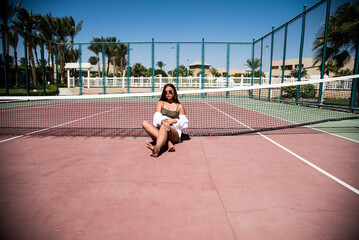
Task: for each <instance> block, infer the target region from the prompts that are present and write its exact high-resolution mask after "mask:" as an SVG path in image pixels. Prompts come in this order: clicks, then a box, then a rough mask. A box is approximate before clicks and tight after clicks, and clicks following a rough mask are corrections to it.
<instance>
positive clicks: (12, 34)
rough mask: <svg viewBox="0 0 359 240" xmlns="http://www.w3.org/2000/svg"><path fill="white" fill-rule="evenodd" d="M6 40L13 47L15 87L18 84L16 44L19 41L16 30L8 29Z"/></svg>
mask: <svg viewBox="0 0 359 240" xmlns="http://www.w3.org/2000/svg"><path fill="white" fill-rule="evenodd" d="M8 37H9V38H8V40H9V45H10V46H11V47H12V48H13V49H14V58H15V87H17V86H18V80H17V69H18V65H17V50H16V49H17V44H18V42H19V38H18V35H17V32H16V31H15V30H14V31H9V35H8Z"/></svg>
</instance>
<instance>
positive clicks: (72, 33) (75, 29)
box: [66, 16, 84, 51]
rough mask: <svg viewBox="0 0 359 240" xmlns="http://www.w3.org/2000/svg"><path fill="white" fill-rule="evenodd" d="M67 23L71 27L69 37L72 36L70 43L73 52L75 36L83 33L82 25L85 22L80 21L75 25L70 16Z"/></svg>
mask: <svg viewBox="0 0 359 240" xmlns="http://www.w3.org/2000/svg"><path fill="white" fill-rule="evenodd" d="M66 21H67V22H68V27H69V29H68V30H69V36H70V42H71V51H72V50H73V43H74V38H75V36H76V35H77V34H78V33H79V32H80V31H81V29H82V24H83V22H84V21H82V20H81V21H80V22H79V23H77V24H76V23H75V19H74V18H73V17H72V16H70V17H66Z"/></svg>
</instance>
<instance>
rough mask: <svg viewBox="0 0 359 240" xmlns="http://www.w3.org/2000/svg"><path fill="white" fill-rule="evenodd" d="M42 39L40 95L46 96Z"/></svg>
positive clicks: (42, 42)
mask: <svg viewBox="0 0 359 240" xmlns="http://www.w3.org/2000/svg"><path fill="white" fill-rule="evenodd" d="M44 47H45V46H44V40H42V39H41V65H42V66H41V67H42V91H43V92H42V95H44V96H46V79H45V62H44V51H45V48H44Z"/></svg>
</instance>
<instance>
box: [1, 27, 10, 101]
mask: <svg viewBox="0 0 359 240" xmlns="http://www.w3.org/2000/svg"><path fill="white" fill-rule="evenodd" d="M2 26H5V25H2ZM6 28H7V26H6ZM1 30H2V31H1V33H2V50H3V60H4V77H5V79H4V80H5V94H6V96H9V86H8V69H7V65H8V60H9V57H8V53H6V50H5V30H4V27H2V28H1Z"/></svg>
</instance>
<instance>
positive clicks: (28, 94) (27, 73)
mask: <svg viewBox="0 0 359 240" xmlns="http://www.w3.org/2000/svg"><path fill="white" fill-rule="evenodd" d="M24 55H25V82H26V96H30V90H29V71H28V69H27V65H28V63H27V39H26V28H25V27H24Z"/></svg>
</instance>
